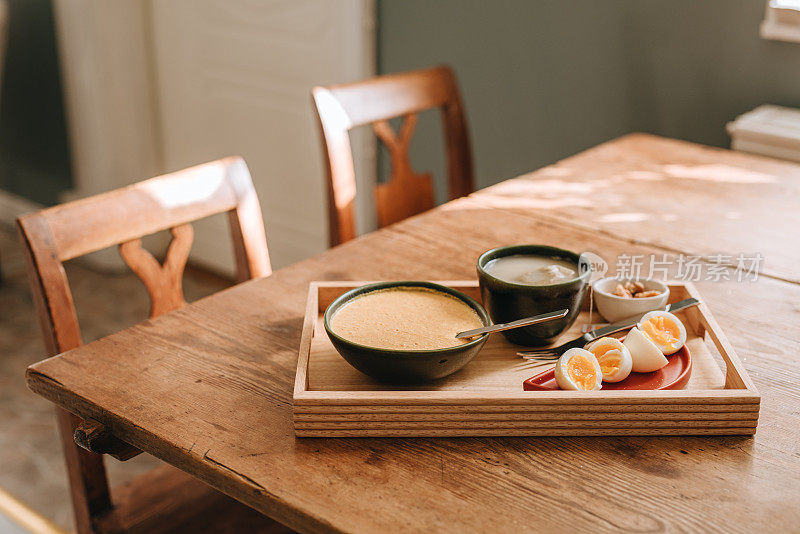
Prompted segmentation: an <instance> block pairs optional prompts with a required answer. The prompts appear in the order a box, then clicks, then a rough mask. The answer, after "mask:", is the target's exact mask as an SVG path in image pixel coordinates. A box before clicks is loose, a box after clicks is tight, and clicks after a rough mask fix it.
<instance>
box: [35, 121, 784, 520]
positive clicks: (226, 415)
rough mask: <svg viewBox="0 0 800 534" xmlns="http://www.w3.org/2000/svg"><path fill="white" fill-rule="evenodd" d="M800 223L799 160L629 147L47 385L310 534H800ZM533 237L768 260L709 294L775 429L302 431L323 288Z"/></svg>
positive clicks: (630, 142)
mask: <svg viewBox="0 0 800 534" xmlns="http://www.w3.org/2000/svg"><path fill="white" fill-rule="evenodd" d="M597 199H601V200H602V202H600V203H599V205H598V202H590V201H591V200H597ZM798 208H800V166H798V165H792V164H789V163H782V162H777V161H774V160H770V159H765V158H759V157H755V156H748V155H743V154H738V153H734V152H729V151H726V150H719V149H710V148H706V147H700V146H698V145H693V144H690V143H684V142H679V141H672V140H666V139H661V138H657V137H653V136H647V135H641V134H636V135H629V136H625V137H622V138H620V139H617V140H614V141H611V142H609V143H606V144H604V145H601V146H599V147H597V148H594V149H592V150H589V151H587V152H584V153H582V154H579V155H577V156H575V157H572V158H569V159H566V160H564V161H562V162H560V163H558V164H556V165H554V166H551V167H547V168H545V169H542V170H540V171H537V172H535V173H532V174H529V175H526V176H524V177H521V178H518V179H515V180H511V181H508V182H504V183H502V184H499V185H497V186H494V187H491V188H488V189H486V190H483V191H480V192H477V193H475V194H473V195H471V196H470V197H468V198H464V199H459V200H457V201H454V202H450V203H448V204H446V205H444V206H441V207H439V208H437V209H435V210H433V211H430V212H427V213H425V214H423V215H420V216H417V217H413V218H411V219H408V220H406V221H404V222H402V223H400V224H397V225H395V226H392V227H389V228H387V229H384V230H381V231H378V232H374V233H372V234H369V235H367V236H364V237H362V238H360V239H356V240H354V241H351V242H348V243H346V244H344V245H343V246H340V247H337V248H335V249H332V250H330V251H328V252H326V253H324V254H321V255H320V256H317V257H315V258H311V259H309V260H306V261H303V262H300V263H298V264H296V265H293V266H291V267H288V268H286V269H282V270H280V271H277V272H275V273H274V274H273V275H272V276H270V277H268V278H265V279H261V280H256V281H252V282H248V283H245V284H241V285H238V286H236V287H233V288H231V289H229V290H226V291H223V292H221V293H218V294H216V295H213V296H211V297H208V298H205V299H203V300H201V301H198V302H196V303H193V304H191V305H189V306H186V307H185V308H183V309H181V310H178V311H176V312H173V313H170V314H167V315H165V316H162V317H159V318H156V319H153V320H148V321H145V322H144V323H141V324H139V325H137V326H134V327H133V328H130V329H128V330H125V331H122V332H119V333H117V334H114V335H112V336H109V337H107V338H105V339H101V340H98V341H96V342H93V343H90V344H88V345H86V346H83V347H80V348H78V349H76V350H73V351H70V352H67V353H65V354H62V355H60V356H57V357H55V358H50V359H48V360H45V361H43V362H40V363H38V364H35V365H33V366H31V368H30V370H29V373H28V382H29V385H30V387H31V389H33V390H34V391H36V392H37V393H39V394H41V395H43V396H45V397H47V398H48V399H50V400H52V401H53V402H56V403H58V404H60V405H62V406H64V407H65V408H67V409H70V410H72V411H74V412H75V413H77V414H79V415H81V416H84V417H90V418H93V419H96V420H98V421H101V422H103V423H105V424H107V425H108V426H110V427H111V428H112V430H113V431H114V433H115V434H117V435H118V436H119V437H121V438H122V439H124V440H125V441H127V442H129V443H131V444H132V445H135V446H137V447H139V448H141V449H142V450H144V451H147V452H149V453H151V454H154V455H155V456H157V457H159V458H161V459H163V460H165V461H166V462H169V463H171V464H173V465H175V466H177V467H179V468H181V469H183V470H185V471H187V472H189V473H192V474H194V475H196V476H197V477H199V478H201V479H203V480H206V481H207V482H209V483H210V484H212V485H213V486H215V487H217V488H218V489H220V490H222V491H224V492H226V493H228V494H229V495H231V496H233V497H235V498H237V499H239V500H241V501H243V502H245V503H247V504H249V505H250V506H253V507H254V508H257V509H258V510H261V511H262V512H264V513H266V514H268V515H270V516H272V517H274V518H276V519H278V520H279V521H282V522H284V523H285V524H287V525H289V526H291V527H293V528H295V529H297V530H300V531H348V532H381V531H390V530H391V531H393V532H403V531H407V532H419V531H458V532H473V531H493V532H503V531H509V532H510V531H520V530H526V529H529V528H531V527H532V526H534V525H535V526H537V527H540V528H543V529H548V530H553V529H557V528H572V529H589V528H593V529H598V528H599V529H600V530H618V529H631V530H667V529H680V530H699V529H701V528H709V526H710V525H713V526H715V527H716V528H718V529H725V530H729V531H748V530H753V529H754V528H756V527H765V526H767V525H770V526H772V527H773V528H777V529H780V528H782V529H786V530H789V529H793V528H797V524H798V523H800V506H798V497H799V496H800V445H798V443H800V440H798V429H800V389H798V385H800V365H798V363H800V320H799V319H800V304H798V303H800V284H799V283H798V279H799V278H800V276H798V273H800V269H798V268H797V267H796V264H797V263H798V262H800V247H799V246H798V240H797V238H796V236H795V235H794V233H795V232H796V229H797V228H798V226H799V225H798V212H799V211H800V210H798ZM520 242H535V243H546V244H552V245H556V246H560V247H563V248H567V249H571V250H586V249H591V250H593V251H596V252H599V253H601V255H602V256H603V257H604V258H605V259H606V260H607V261H609V262H610V263H611V264H612V269H613V264H614V258H616V257H618V256H619V255H621V254H627V255H639V254H641V255H646V254H658V255H661V254H665V253H668V254H678V253H683V254H708V253H716V252H722V253H739V252H745V253H750V252H760V253H761V254H763V256H764V264H763V270H762V275H761V276H760V277H759V278H758V281H757V282H752V281H744V282H737V281H735V280H730V281H707V280H701V281H698V282H696V285H697V287H698V288H699V290H700V292H701V294H702V295H703V296H704V298H705V300H706V303H707V304H708V305H709V307H710V308H711V310H712V311H713V313H714V315H715V316H716V318H717V320H718V322H719V323H720V325H721V326H722V328H723V329H724V330H725V332H726V333H727V335H728V337H729V338H730V341H731V342H732V343H733V345H734V347H735V349H736V351H737V352H738V354H739V356H740V357H741V359H742V360H743V361H744V364H745V367H746V368H747V371H748V373H749V374H750V376H751V378H752V379H753V381H754V382H755V384H756V387H758V389H759V391H760V393H761V395H762V404H761V416H760V423H759V428H758V432H757V433H756V435H755V436H754V437H705V438H702V437H675V438H646V437H624V438H462V439H296V438H295V437H294V433H293V427H292V387H293V379H294V372H295V365H296V359H297V351H298V343H299V339H300V329H301V325H302V320H303V310H304V306H305V297H306V293H307V285H308V282H310V281H312V280H370V279H373V280H378V279H472V278H474V277H475V271H474V263H475V260H476V258H477V257H478V255H479V253H480V252H482V251H484V250H486V249H488V248H491V247H495V246H499V245H505V244H512V243H520ZM726 272H728V274H732V271H730V270H728V271H726ZM732 278H735V277H733V276H732Z"/></svg>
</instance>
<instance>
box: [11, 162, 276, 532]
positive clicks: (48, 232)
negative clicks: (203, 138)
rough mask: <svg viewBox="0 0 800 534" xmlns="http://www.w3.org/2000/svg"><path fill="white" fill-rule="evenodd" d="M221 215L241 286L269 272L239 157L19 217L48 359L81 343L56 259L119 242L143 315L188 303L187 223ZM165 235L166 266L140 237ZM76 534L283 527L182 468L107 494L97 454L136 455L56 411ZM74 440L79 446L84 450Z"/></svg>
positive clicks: (94, 427)
mask: <svg viewBox="0 0 800 534" xmlns="http://www.w3.org/2000/svg"><path fill="white" fill-rule="evenodd" d="M222 212H227V213H228V215H229V219H230V226H231V233H232V235H233V242H234V251H235V256H236V264H237V272H238V278H239V280H247V279H251V278H257V277H262V276H267V275H269V274H270V272H271V268H270V262H269V255H268V252H267V243H266V238H265V235H264V224H263V222H262V219H261V209H260V207H259V203H258V198H257V197H256V192H255V189H254V188H253V183H252V181H251V179H250V173H249V172H248V170H247V166H246V165H245V162H244V160H242V159H241V158H238V157H233V158H226V159H222V160H218V161H215V162H212V163H208V164H205V165H199V166H197V167H192V168H189V169H185V170H182V171H179V172H175V173H172V174H168V175H164V176H159V177H156V178H152V179H150V180H146V181H144V182H139V183H137V184H134V185H132V186H130V187H126V188H124V189H119V190H116V191H111V192H108V193H104V194H101V195H97V196H94V197H90V198H86V199H83V200H77V201H75V202H69V203H67V204H63V205H61V206H55V207H52V208H48V209H44V210H42V211H39V212H37V213H33V214H31V215H26V216H24V217H20V218H19V219H18V220H17V225H18V229H19V232H20V237H21V240H22V244H23V248H24V249H25V252H26V256H27V259H28V273H29V275H30V281H31V286H32V290H33V296H34V302H35V304H36V309H37V312H38V315H39V322H40V324H41V328H42V332H43V334H44V340H45V345H46V346H47V352H48V353H49V354H50V355H55V354H59V353H61V352H64V351H67V350H70V349H73V348H75V347H77V346H79V345H81V333H80V328H79V325H78V318H77V315H76V313H75V306H74V304H73V300H72V294H71V292H70V287H69V283H68V281H67V278H66V274H65V271H64V267H63V262H64V261H66V260H69V259H72V258H76V257H78V256H83V255H84V254H88V253H90V252H94V251H96V250H100V249H102V248H105V247H108V246H112V245H117V244H118V245H119V251H120V254H121V255H122V258H123V259H124V260H125V262H126V263H127V264H128V266H129V267H130V268H131V269H132V270H133V271H134V272H135V273H136V274H137V275H138V276H139V277H140V278H141V279H142V281H143V282H144V284H145V285H146V287H147V290H148V292H149V293H150V301H151V309H150V316H151V317H154V316H157V315H161V314H163V313H167V312H169V311H172V310H175V309H177V308H180V307H181V306H183V305H184V304H185V301H184V299H183V290H182V283H181V280H182V275H183V270H184V267H185V265H186V260H187V258H188V255H189V249H190V248H191V244H192V238H193V232H192V226H191V224H190V222H191V221H194V220H197V219H200V218H203V217H206V216H209V215H213V214H216V213H222ZM165 229H170V231H171V233H172V241H171V243H170V245H169V248H168V250H167V254H166V259H165V260H164V263H163V265H162V264H160V263H159V262H158V261H157V260H156V259H155V258H154V257H153V256H152V255H151V254H150V253H149V252H147V251H146V250H145V249H143V248H142V246H141V239H140V238H141V237H142V236H144V235H148V234H152V233H155V232H158V231H161V230H165ZM58 424H59V430H60V433H61V439H62V444H63V448H64V452H65V455H66V460H67V470H68V475H69V483H70V491H71V494H72V503H73V507H74V510H75V520H76V524H77V530H78V532H79V533H81V534H82V533H87V532H148V533H152V532H204V531H209V532H237V531H245V532H249V531H256V532H264V531H267V532H282V531H285V529H284V527H282V526H280V525H278V524H277V523H275V522H273V521H271V520H269V519H268V518H266V517H265V516H262V515H261V514H259V513H257V512H256V511H255V510H252V509H250V508H248V507H246V506H244V505H242V504H240V503H238V502H236V501H234V500H233V499H230V498H228V497H226V496H225V495H223V494H222V493H219V492H217V491H216V490H214V489H212V488H211V487H209V486H207V485H206V484H204V483H203V482H201V481H200V480H198V479H195V478H193V477H191V476H189V475H187V474H185V473H183V472H182V471H180V470H178V469H175V468H172V467H170V466H166V465H164V466H162V467H159V468H156V469H155V470H153V471H152V472H150V473H147V474H145V475H143V476H141V477H139V478H137V479H134V480H133V481H130V482H128V483H126V484H124V485H123V486H122V487H121V488H115V490H114V492H113V494H112V492H110V491H109V487H108V479H107V477H106V471H105V464H104V462H103V456H102V453H109V454H112V455H114V456H116V457H117V458H118V459H123V460H124V459H127V458H131V457H132V456H135V455H136V454H138V452H140V451H138V450H137V449H135V448H133V447H131V446H130V445H128V444H126V443H124V442H121V441H120V440H118V439H116V438H115V437H114V436H113V434H112V433H111V432H109V431H108V430H107V429H106V428H105V427H104V426H103V425H102V424H101V423H100V422H97V421H81V420H80V419H79V418H78V417H77V416H75V415H73V414H71V413H69V412H66V411H64V410H62V409H58ZM76 442H80V443H81V445H82V446H83V448H81V447H79V446H78V445H77V444H76Z"/></svg>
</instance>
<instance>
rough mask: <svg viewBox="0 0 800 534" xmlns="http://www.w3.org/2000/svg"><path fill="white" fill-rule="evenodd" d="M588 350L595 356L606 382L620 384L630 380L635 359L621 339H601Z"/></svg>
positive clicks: (587, 348)
mask: <svg viewBox="0 0 800 534" xmlns="http://www.w3.org/2000/svg"><path fill="white" fill-rule="evenodd" d="M586 350H588V351H589V352H591V353H592V354H594V357H595V358H596V359H597V363H599V364H600V371H601V372H602V373H603V380H604V381H605V382H620V381H622V380H625V379H626V378H628V375H629V374H631V369H632V368H633V358H631V352H630V351H629V350H628V347H626V346H625V345H623V344H622V342H621V341H620V340H619V339H616V338H613V337H601V338H600V339H598V340H597V341H595V342H593V343H592V344H591V345H589V346H588V347H586Z"/></svg>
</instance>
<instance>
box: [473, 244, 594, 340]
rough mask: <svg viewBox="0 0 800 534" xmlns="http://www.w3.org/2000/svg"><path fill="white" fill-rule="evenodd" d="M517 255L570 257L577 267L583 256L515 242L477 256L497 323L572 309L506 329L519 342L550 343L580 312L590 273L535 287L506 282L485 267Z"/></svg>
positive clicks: (486, 300) (483, 293) (486, 297)
mask: <svg viewBox="0 0 800 534" xmlns="http://www.w3.org/2000/svg"><path fill="white" fill-rule="evenodd" d="M516 254H531V255H536V256H544V257H547V258H556V259H560V260H567V261H570V262H574V263H575V267H576V268H578V260H579V258H580V256H579V255H578V254H576V253H574V252H570V251H569V250H563V249H560V248H555V247H548V246H545V245H514V246H510V247H500V248H493V249H492V250H488V251H486V252H484V253H483V254H481V256H480V257H479V258H478V265H477V268H478V281H479V283H480V286H481V297H482V298H483V304H484V305H485V306H486V308H487V309H488V310H489V315H490V316H491V318H492V321H494V323H495V324H499V323H507V322H510V321H516V320H517V319H524V318H525V317H530V316H532V315H539V314H540V313H547V312H552V311H556V310H561V309H563V308H569V313H568V314H567V315H566V317H564V318H563V319H557V320H555V321H548V322H546V323H541V324H537V325H532V326H525V327H523V328H515V329H513V330H506V331H504V332H503V335H504V336H505V337H506V339H508V340H509V341H511V342H512V343H516V344H517V345H525V346H537V345H547V344H549V343H552V342H553V341H554V340H555V338H556V337H558V335H559V334H561V332H563V331H564V330H566V329H567V328H569V327H570V326H571V325H572V323H574V322H575V319H576V318H577V317H578V314H579V313H580V311H581V306H582V305H583V299H584V298H585V297H586V293H587V288H588V281H589V277H590V276H591V272H590V271H586V272H584V273H582V274H580V275H579V276H578V277H577V278H575V279H573V280H569V281H567V282H562V283H560V284H552V285H543V286H535V285H527V284H517V283H513V282H506V281H503V280H500V279H499V278H495V277H494V276H492V275H490V274H489V273H487V272H486V271H485V270H484V267H485V266H486V264H487V263H489V261H491V260H494V259H497V258H502V257H504V256H513V255H516Z"/></svg>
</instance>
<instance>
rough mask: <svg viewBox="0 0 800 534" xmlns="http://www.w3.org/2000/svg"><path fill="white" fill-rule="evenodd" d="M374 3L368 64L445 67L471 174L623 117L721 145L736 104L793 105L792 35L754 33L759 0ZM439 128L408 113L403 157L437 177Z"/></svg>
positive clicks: (799, 64) (493, 172) (797, 79)
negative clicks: (411, 126) (463, 119)
mask: <svg viewBox="0 0 800 534" xmlns="http://www.w3.org/2000/svg"><path fill="white" fill-rule="evenodd" d="M378 10H379V11H378V13H379V39H378V41H379V62H378V64H379V70H380V72H395V71H402V70H410V69H415V68H420V67H425V66H430V65H434V64H438V63H448V64H450V65H452V66H453V67H454V68H455V70H456V73H457V75H458V77H459V79H460V83H461V89H462V93H463V96H464V99H465V103H466V109H467V119H468V121H469V125H470V130H471V134H472V144H473V152H474V157H475V162H476V175H477V181H478V185H479V186H480V187H484V186H487V185H490V184H493V183H495V182H498V181H501V180H503V179H506V178H510V177H513V176H516V175H518V174H521V173H523V172H526V171H528V170H532V169H536V168H538V167H541V166H544V165H547V164H549V163H552V162H554V161H556V160H558V159H560V158H563V157H565V156H569V155H571V154H574V153H575V152H578V151H580V150H583V149H585V148H587V147H590V146H593V145H595V144H598V143H600V142H602V141H605V140H607V139H610V138H613V137H616V136H618V135H621V134H624V133H627V132H632V131H642V132H651V133H655V134H659V135H664V136H669V137H676V138H680V139H687V140H690V141H696V142H700V143H706V144H710V145H717V146H728V145H729V138H728V137H727V135H726V133H725V130H724V126H725V123H726V122H727V121H729V120H731V119H733V118H734V117H735V116H736V115H738V114H740V113H742V112H744V111H747V110H749V109H752V108H754V107H755V106H757V105H759V104H763V103H773V104H779V105H786V106H794V107H800V44H792V43H782V42H776V41H764V40H762V39H760V38H759V37H758V25H759V23H760V22H761V20H762V19H763V18H764V2H763V1H762V0H660V1H655V0H604V1H597V0H569V1H565V0H536V1H511V0H502V1H491V2H490V1H463V0H438V1H431V0H408V1H397V0H379V4H378ZM439 128H440V126H439V124H438V118H436V117H435V116H434V115H433V114H431V115H430V116H427V117H425V118H424V124H423V121H422V120H421V121H420V129H419V133H418V134H417V138H416V139H415V143H414V147H413V156H414V159H413V161H414V164H415V167H416V169H417V170H418V171H423V170H433V171H434V172H435V173H436V175H437V177H438V178H439V179H440V180H441V177H442V170H443V166H442V165H443V164H442V160H441V140H440V136H441V133H440V130H439ZM384 166H385V161H384ZM383 170H384V172H385V169H383Z"/></svg>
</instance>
